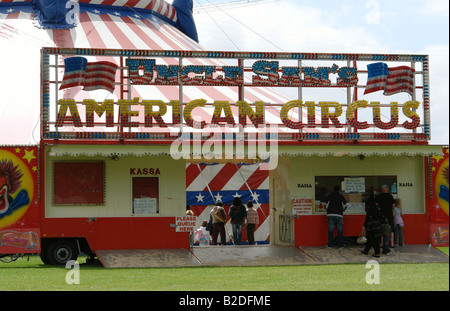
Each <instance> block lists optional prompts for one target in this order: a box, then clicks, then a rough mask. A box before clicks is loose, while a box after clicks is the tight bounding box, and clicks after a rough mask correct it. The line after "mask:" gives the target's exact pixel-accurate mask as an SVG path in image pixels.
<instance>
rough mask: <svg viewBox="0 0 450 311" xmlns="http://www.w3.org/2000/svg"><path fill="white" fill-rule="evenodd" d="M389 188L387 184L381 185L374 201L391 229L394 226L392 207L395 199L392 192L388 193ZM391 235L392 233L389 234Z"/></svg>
mask: <svg viewBox="0 0 450 311" xmlns="http://www.w3.org/2000/svg"><path fill="white" fill-rule="evenodd" d="M388 189H389V188H388V186H387V185H382V186H381V194H379V195H378V196H377V197H376V199H375V201H376V203H377V204H378V205H379V206H380V209H381V213H382V214H383V215H384V217H386V218H387V220H388V224H389V226H391V230H393V228H394V207H395V200H394V197H393V196H392V194H390V193H389V192H388V191H389V190H388ZM391 236H392V234H391ZM391 245H392V243H391Z"/></svg>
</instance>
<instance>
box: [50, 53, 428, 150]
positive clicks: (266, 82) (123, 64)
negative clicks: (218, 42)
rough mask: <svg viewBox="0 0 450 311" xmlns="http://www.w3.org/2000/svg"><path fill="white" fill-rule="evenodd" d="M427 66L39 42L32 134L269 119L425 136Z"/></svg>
mask: <svg viewBox="0 0 450 311" xmlns="http://www.w3.org/2000/svg"><path fill="white" fill-rule="evenodd" d="M428 75H429V72H428V57H427V56H425V55H378V54H320V53H256V52H255V53H252V52H208V51H197V52H196V51H153V50H144V51H143V50H103V49H58V48H44V49H43V50H42V119H41V121H42V122H41V126H42V135H43V139H131V140H132V139H139V140H143V139H144V140H158V139H159V140H161V139H164V140H167V139H175V138H178V137H179V134H180V133H181V132H186V131H187V132H192V131H191V129H196V130H204V129H205V128H206V129H208V128H210V127H221V128H227V129H228V130H229V133H230V134H231V135H233V136H230V137H231V138H234V139H235V137H236V133H244V135H247V134H248V135H249V133H250V132H254V131H255V129H258V130H261V129H263V130H264V129H267V128H269V127H270V128H272V129H273V128H276V133H277V135H274V136H270V138H271V139H272V138H273V137H275V138H276V139H277V140H397V141H398V140H416V141H426V140H429V139H430V115H429V104H430V101H429V96H430V94H429V85H428ZM418 76H420V78H419V77H418ZM254 88H259V89H261V88H263V89H264V88H265V89H269V88H277V89H286V95H285V96H284V97H282V98H280V97H278V98H274V97H270V95H268V98H272V100H271V101H268V100H267V99H262V98H258V97H255V96H252V89H254ZM97 90H100V91H97ZM293 90H294V91H293ZM267 93H268V94H269V93H270V90H267ZM188 94H195V95H194V96H196V97H192V96H190V95H188ZM293 94H295V95H293ZM266 131H267V130H266Z"/></svg>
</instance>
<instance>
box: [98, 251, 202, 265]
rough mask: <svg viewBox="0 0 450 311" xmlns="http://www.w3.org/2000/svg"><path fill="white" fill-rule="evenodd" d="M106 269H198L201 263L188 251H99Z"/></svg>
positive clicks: (99, 257) (99, 256) (100, 258)
mask: <svg viewBox="0 0 450 311" xmlns="http://www.w3.org/2000/svg"><path fill="white" fill-rule="evenodd" d="M96 254H97V257H98V259H99V260H100V262H101V263H102V265H103V266H104V267H105V268H158V267H196V266H201V262H200V261H199V260H198V259H197V258H196V257H195V255H194V254H193V253H191V252H190V251H189V250H188V249H113V250H97V251H96Z"/></svg>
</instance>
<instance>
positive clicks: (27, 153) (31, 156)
mask: <svg viewBox="0 0 450 311" xmlns="http://www.w3.org/2000/svg"><path fill="white" fill-rule="evenodd" d="M22 159H25V160H27V161H28V163H30V162H31V160H33V159H36V157H35V156H34V150H31V151H28V150H25V155H24V156H23V157H22Z"/></svg>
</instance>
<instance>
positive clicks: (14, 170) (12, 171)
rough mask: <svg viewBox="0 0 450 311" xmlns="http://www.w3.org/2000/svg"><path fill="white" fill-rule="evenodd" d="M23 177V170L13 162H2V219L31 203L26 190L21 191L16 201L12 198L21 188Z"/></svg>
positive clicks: (0, 200) (0, 216)
mask: <svg viewBox="0 0 450 311" xmlns="http://www.w3.org/2000/svg"><path fill="white" fill-rule="evenodd" d="M22 176H23V174H22V172H21V170H20V169H18V166H17V165H16V166H15V165H14V164H13V162H12V161H11V160H7V159H3V160H1V161H0V218H2V217H4V216H6V215H9V214H11V212H12V211H13V210H14V209H17V208H20V207H21V206H24V205H26V204H28V203H29V199H28V194H27V191H26V190H22V191H20V192H19V194H18V195H17V196H16V197H15V198H14V199H13V197H12V195H13V194H14V193H16V191H17V190H18V189H19V188H20V185H21V183H22V181H21V178H22Z"/></svg>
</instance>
